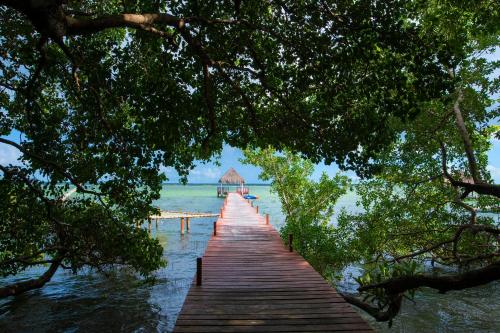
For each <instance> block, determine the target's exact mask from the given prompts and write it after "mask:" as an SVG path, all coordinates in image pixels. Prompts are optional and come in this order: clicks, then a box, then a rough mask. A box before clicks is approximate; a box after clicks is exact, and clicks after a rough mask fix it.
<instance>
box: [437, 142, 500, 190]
mask: <svg viewBox="0 0 500 333" xmlns="http://www.w3.org/2000/svg"><path fill="white" fill-rule="evenodd" d="M440 145H441V167H442V169H443V174H444V176H445V177H446V179H448V181H449V182H450V184H451V185H452V186H455V187H461V188H463V189H465V191H468V192H469V193H470V192H476V193H478V194H486V195H492V196H495V197H497V198H500V185H496V184H487V183H476V184H472V183H467V182H463V181H458V180H455V179H454V178H453V177H452V176H451V175H450V173H449V172H448V167H447V165H446V155H447V154H446V147H445V145H444V144H443V143H442V142H441V143H440Z"/></svg>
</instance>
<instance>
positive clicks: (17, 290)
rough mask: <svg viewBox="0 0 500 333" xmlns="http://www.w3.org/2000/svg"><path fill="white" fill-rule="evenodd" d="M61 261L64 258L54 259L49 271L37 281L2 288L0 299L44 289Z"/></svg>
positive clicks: (0, 289)
mask: <svg viewBox="0 0 500 333" xmlns="http://www.w3.org/2000/svg"><path fill="white" fill-rule="evenodd" d="M61 261H62V257H58V258H56V259H54V260H53V261H52V263H51V264H50V267H49V269H48V270H47V271H46V272H45V273H43V274H42V275H41V276H40V277H38V278H36V279H32V280H28V281H23V282H19V283H14V284H11V285H8V286H5V287H2V288H0V298H4V297H8V296H16V295H19V294H22V293H24V292H26V291H28V290H33V289H37V288H41V287H43V286H44V285H45V284H46V283H47V282H49V281H50V279H51V278H52V276H54V273H55V272H56V271H57V268H59V265H60V263H61Z"/></svg>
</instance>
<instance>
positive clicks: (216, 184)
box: [162, 182, 271, 186]
mask: <svg viewBox="0 0 500 333" xmlns="http://www.w3.org/2000/svg"><path fill="white" fill-rule="evenodd" d="M162 185H183V186H195V185H212V186H218V185H219V183H187V184H181V183H178V182H177V183H162ZM234 186H237V185H234ZM245 186H271V184H270V183H269V184H268V183H257V184H252V183H249V184H245Z"/></svg>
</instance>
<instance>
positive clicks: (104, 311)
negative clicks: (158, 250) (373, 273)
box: [0, 185, 500, 332]
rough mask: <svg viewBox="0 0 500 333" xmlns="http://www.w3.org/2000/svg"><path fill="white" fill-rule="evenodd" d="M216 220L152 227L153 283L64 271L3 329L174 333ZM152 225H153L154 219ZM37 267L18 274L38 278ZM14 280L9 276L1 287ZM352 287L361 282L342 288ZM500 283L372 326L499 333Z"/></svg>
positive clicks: (168, 192)
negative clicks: (163, 262)
mask: <svg viewBox="0 0 500 333" xmlns="http://www.w3.org/2000/svg"><path fill="white" fill-rule="evenodd" d="M250 188H251V192H252V194H255V195H258V196H259V197H260V199H259V200H257V201H256V203H255V204H256V205H258V206H259V208H260V212H262V213H269V214H270V216H271V223H272V224H273V225H274V226H280V225H281V224H282V222H283V215H282V213H281V211H280V204H279V200H278V199H277V197H276V196H274V195H271V194H270V193H269V187H268V186H251V187H250ZM161 194H162V197H161V199H160V200H158V202H157V203H156V205H157V206H159V207H160V208H161V209H165V210H166V209H168V210H184V211H199V212H213V213H216V212H218V211H219V209H220V206H221V204H222V199H219V198H217V197H216V188H215V186H214V185H192V186H181V185H166V186H164V188H163V190H162V193H161ZM339 206H343V207H346V209H348V210H349V211H356V210H357V209H358V208H356V206H355V195H354V194H352V193H350V194H348V195H346V196H345V197H343V198H342V199H341V200H340V202H339ZM212 221H214V218H202V219H192V220H191V232H190V233H188V234H186V235H184V236H182V237H181V235H180V233H179V221H178V220H165V221H163V222H160V223H159V229H158V231H155V228H154V226H153V236H154V237H158V239H159V240H160V242H161V243H162V245H163V246H164V256H165V258H166V259H167V260H168V265H167V267H166V268H164V269H161V270H159V271H157V272H156V274H155V276H156V281H155V282H154V283H149V282H144V281H141V280H139V279H137V278H136V277H135V276H134V275H133V274H132V273H130V272H126V271H121V272H117V273H116V274H113V275H112V276H110V277H107V278H105V277H103V276H101V275H99V274H92V273H84V274H79V275H73V274H71V273H68V272H62V271H59V272H58V273H57V274H56V275H55V276H54V278H53V280H52V281H51V282H50V283H49V284H47V285H46V287H44V288H42V289H40V290H35V291H31V292H28V293H26V294H25V295H21V296H19V297H17V298H8V299H4V300H1V301H0V332H104V331H105V332H151V331H153V332H155V331H158V332H164V331H171V330H172V329H173V327H174V323H175V319H176V317H177V314H178V313H179V311H180V309H181V307H182V303H183V301H184V298H185V296H186V294H187V292H188V289H189V286H190V284H191V281H192V279H193V276H194V274H195V270H196V262H195V261H196V257H198V256H201V255H202V254H203V252H204V250H205V247H206V245H207V241H208V239H209V238H210V234H211V231H212ZM153 225H154V224H153ZM43 270H44V269H43V268H41V269H39V270H32V271H30V272H27V273H25V274H24V275H22V276H18V277H16V278H17V279H22V278H27V277H29V276H30V275H31V276H33V275H36V274H38V273H39V272H40V271H43ZM8 281H10V282H12V281H13V279H12V278H11V279H8V280H7V279H4V280H3V281H1V284H5V283H7V282H8ZM344 287H346V289H349V288H354V287H355V286H353V285H350V286H344ZM499 296H500V284H499V283H496V284H490V285H488V286H485V287H481V288H476V289H474V290H468V291H463V292H455V293H450V294H448V295H445V296H442V295H438V294H436V293H434V292H431V291H425V292H423V293H420V294H419V295H418V297H417V302H416V304H412V303H410V302H406V304H405V306H404V308H403V314H402V315H401V316H400V317H399V318H398V319H396V320H395V322H394V325H393V328H392V329H391V330H388V329H387V324H377V323H372V324H373V327H374V328H376V329H377V330H381V331H389V332H500V320H499V315H500V302H499V301H498V297H499Z"/></svg>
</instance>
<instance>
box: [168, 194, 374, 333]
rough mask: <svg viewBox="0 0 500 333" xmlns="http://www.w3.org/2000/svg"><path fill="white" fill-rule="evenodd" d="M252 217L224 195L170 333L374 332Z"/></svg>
mask: <svg viewBox="0 0 500 333" xmlns="http://www.w3.org/2000/svg"><path fill="white" fill-rule="evenodd" d="M257 210H258V208H254V207H252V206H251V205H250V204H248V203H247V201H246V200H245V199H243V198H242V197H241V196H240V195H239V194H235V193H231V194H229V196H228V198H227V199H226V205H225V207H224V209H223V214H222V217H220V218H219V219H218V221H217V227H216V236H212V238H211V239H210V241H209V242H208V247H207V249H206V252H205V254H204V256H203V258H202V270H201V272H202V280H201V282H202V285H201V286H198V285H197V281H196V280H197V279H196V278H195V280H194V281H193V285H192V286H191V289H190V290H189V293H188V295H187V297H186V300H185V302H184V305H183V307H182V310H181V313H180V314H179V317H178V318H177V322H176V326H175V329H174V332H318V331H320V332H343V331H344V332H372V329H371V328H370V326H369V325H368V324H367V323H366V322H365V321H364V320H363V319H362V318H361V317H360V316H359V314H358V313H357V312H356V311H355V310H354V309H353V308H352V307H351V306H350V305H349V304H347V303H346V302H345V301H344V299H343V298H342V297H341V296H340V295H339V294H338V293H337V292H336V291H335V290H334V289H333V288H332V287H330V285H329V284H328V283H327V282H326V281H325V280H324V279H323V278H322V277H321V275H319V274H318V273H317V272H316V271H315V270H314V269H313V268H312V267H311V266H310V265H309V263H308V262H307V261H305V260H304V259H303V258H302V257H301V256H300V255H298V254H297V253H295V252H289V249H288V247H285V246H284V245H283V242H282V241H281V238H280V237H279V234H278V232H277V231H276V230H275V229H274V228H273V227H272V226H271V225H270V224H268V221H266V219H265V218H264V217H263V216H261V215H259V214H258V213H257Z"/></svg>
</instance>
